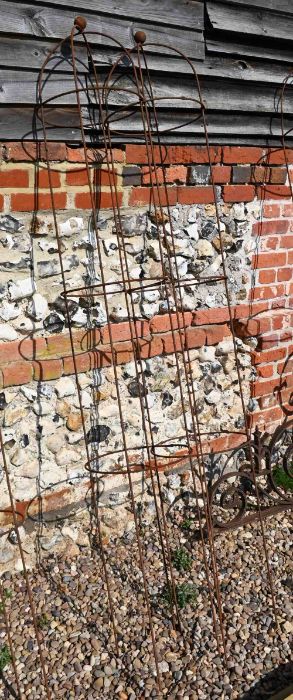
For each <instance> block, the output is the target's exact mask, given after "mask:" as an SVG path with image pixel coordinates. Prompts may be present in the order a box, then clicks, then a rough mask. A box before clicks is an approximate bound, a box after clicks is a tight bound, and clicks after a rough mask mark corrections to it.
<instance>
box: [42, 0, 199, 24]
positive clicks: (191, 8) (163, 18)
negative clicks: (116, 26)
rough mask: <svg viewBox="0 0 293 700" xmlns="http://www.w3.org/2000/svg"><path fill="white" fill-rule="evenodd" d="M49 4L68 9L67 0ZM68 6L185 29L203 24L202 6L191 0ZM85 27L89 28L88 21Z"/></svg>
mask: <svg viewBox="0 0 293 700" xmlns="http://www.w3.org/2000/svg"><path fill="white" fill-rule="evenodd" d="M40 4H42V3H40V2H39V0H33V3H32V5H40ZM50 4H51V5H57V6H58V7H66V8H68V2H67V0H50ZM70 6H71V7H72V8H76V9H77V10H78V14H83V13H85V14H87V12H95V13H97V14H99V15H109V16H110V17H116V18H121V17H127V18H129V19H134V20H142V21H143V22H150V23H151V24H153V23H155V22H157V23H158V24H167V25H174V26H180V27H185V28H187V29H190V28H191V27H192V28H193V29H203V26H204V5H203V3H202V2H195V1H194V0H193V2H190V1H189V0H160V1H159V2H158V1H157V0H127V2H123V0H107V2H105V0H71V2H70ZM88 29H89V30H90V22H89V25H88Z"/></svg>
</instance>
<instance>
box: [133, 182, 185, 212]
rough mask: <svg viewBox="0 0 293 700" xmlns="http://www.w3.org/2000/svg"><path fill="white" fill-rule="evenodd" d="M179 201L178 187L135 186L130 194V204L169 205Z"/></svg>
mask: <svg viewBox="0 0 293 700" xmlns="http://www.w3.org/2000/svg"><path fill="white" fill-rule="evenodd" d="M176 203H177V187H175V186H174V187H172V186H170V187H167V188H165V187H158V188H155V189H152V188H150V187H134V188H133V189H132V190H131V192H130V195H129V206H139V205H148V206H152V205H153V204H156V205H158V206H162V207H167V206H169V205H170V206H172V205H174V204H176Z"/></svg>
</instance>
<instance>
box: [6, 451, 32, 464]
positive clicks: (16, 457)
mask: <svg viewBox="0 0 293 700" xmlns="http://www.w3.org/2000/svg"><path fill="white" fill-rule="evenodd" d="M27 459H28V453H27V452H26V450H24V449H21V448H20V447H18V448H17V450H16V451H15V452H14V454H13V455H12V457H10V461H11V463H12V464H14V466H15V467H20V466H21V465H22V464H24V462H25V461H26V460H27Z"/></svg>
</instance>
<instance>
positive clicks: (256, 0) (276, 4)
mask: <svg viewBox="0 0 293 700" xmlns="http://www.w3.org/2000/svg"><path fill="white" fill-rule="evenodd" d="M222 2H225V3H226V4H227V5H244V6H246V7H260V8H263V9H264V10H274V11H275V12H287V13H289V14H291V15H292V14H293V4H292V0H222Z"/></svg>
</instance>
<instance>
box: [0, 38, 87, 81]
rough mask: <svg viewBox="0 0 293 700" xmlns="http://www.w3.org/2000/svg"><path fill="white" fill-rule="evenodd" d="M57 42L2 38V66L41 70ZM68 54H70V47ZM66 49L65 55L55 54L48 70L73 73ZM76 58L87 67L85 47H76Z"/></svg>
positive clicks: (0, 54)
mask: <svg viewBox="0 0 293 700" xmlns="http://www.w3.org/2000/svg"><path fill="white" fill-rule="evenodd" d="M55 46H56V42H55V41H48V40H46V39H37V38H34V39H26V38H23V37H20V36H19V37H7V36H1V38H0V66H1V67H7V68H15V69H17V68H18V67H21V68H22V69H23V68H29V69H31V70H33V69H34V70H40V69H41V66H42V64H43V62H44V61H45V59H46V58H47V56H48V53H49V52H51V51H52V50H54V48H55ZM67 48H68V54H69V57H70V53H69V46H68V47H67ZM66 53H67V52H66V47H64V54H65V56H64V54H63V55H62V54H61V53H60V51H58V52H57V53H56V54H55V53H54V55H53V57H52V59H51V60H50V62H49V63H48V66H47V70H48V71H50V70H55V71H57V72H58V71H60V72H62V73H67V72H68V73H71V74H72V72H73V69H72V63H71V62H70V61H69V60H67V59H66ZM76 58H77V60H78V61H83V62H84V63H85V65H87V53H86V50H85V48H84V47H83V46H80V45H77V46H76Z"/></svg>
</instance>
